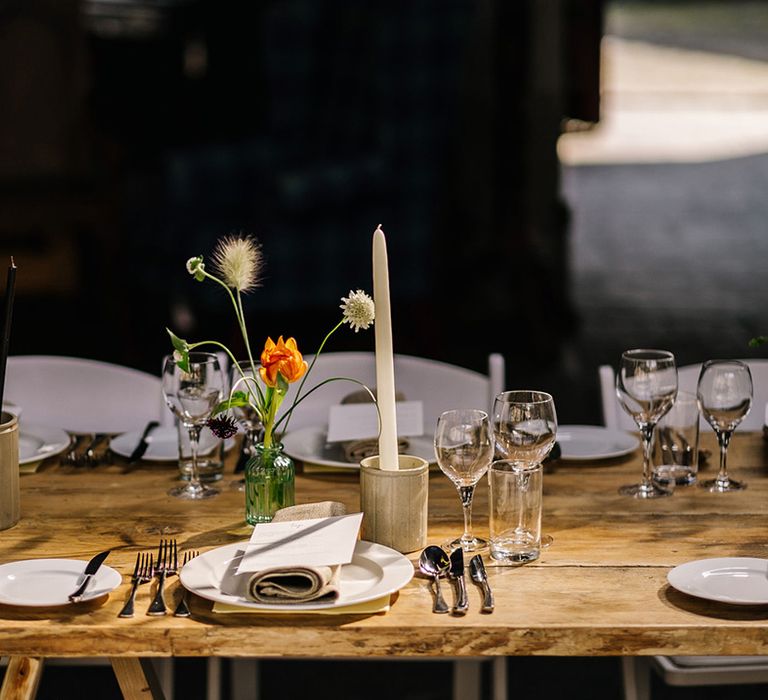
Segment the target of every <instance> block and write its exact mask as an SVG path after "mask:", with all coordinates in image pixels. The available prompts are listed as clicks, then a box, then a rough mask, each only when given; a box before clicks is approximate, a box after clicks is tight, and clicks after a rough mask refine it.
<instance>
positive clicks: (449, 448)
mask: <svg viewBox="0 0 768 700" xmlns="http://www.w3.org/2000/svg"><path fill="white" fill-rule="evenodd" d="M435 455H436V457H437V463H438V465H439V466H440V469H441V470H442V472H443V474H445V475H446V476H447V477H448V478H449V479H450V480H451V481H452V482H453V483H454V485H455V486H456V488H457V489H458V491H459V497H460V498H461V505H462V507H463V509H464V534H463V535H462V536H461V537H459V538H458V539H456V540H453V542H451V543H450V546H451V547H461V548H462V549H463V550H464V551H465V552H475V551H477V550H479V549H483V548H484V547H486V546H487V544H488V543H487V542H486V541H485V540H483V539H481V538H479V537H475V536H474V535H473V534H472V497H473V496H474V494H475V486H477V482H478V481H480V479H482V478H483V475H484V474H485V473H486V472H487V471H488V467H489V466H490V464H491V460H492V459H493V438H492V437H491V421H490V420H489V418H488V414H487V413H486V412H485V411H479V410H477V409H458V410H454V411H445V412H444V413H443V414H441V416H440V418H438V420H437V429H436V430H435Z"/></svg>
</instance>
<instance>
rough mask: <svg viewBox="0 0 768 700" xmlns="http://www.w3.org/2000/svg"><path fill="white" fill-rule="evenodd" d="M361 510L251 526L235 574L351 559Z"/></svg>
mask: <svg viewBox="0 0 768 700" xmlns="http://www.w3.org/2000/svg"><path fill="white" fill-rule="evenodd" d="M362 521H363V514H362V513H353V514H352V515H337V516H333V517H330V518H312V519H310V520H286V521H284V522H278V523H260V524H258V525H256V526H255V527H254V528H253V534H252V535H251V539H250V542H248V545H247V546H246V548H245V554H243V557H242V559H241V560H240V564H239V565H238V568H237V573H238V574H241V573H244V572H252V571H261V570H262V569H268V568H271V567H275V566H280V567H290V566H335V565H337V564H348V563H349V562H351V561H352V553H353V552H354V550H355V543H356V542H357V535H358V532H359V530H360V524H361V523H362Z"/></svg>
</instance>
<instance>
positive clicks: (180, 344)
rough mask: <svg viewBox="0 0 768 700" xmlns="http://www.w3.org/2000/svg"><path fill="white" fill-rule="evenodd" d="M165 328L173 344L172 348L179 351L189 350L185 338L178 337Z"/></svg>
mask: <svg viewBox="0 0 768 700" xmlns="http://www.w3.org/2000/svg"><path fill="white" fill-rule="evenodd" d="M165 330H166V332H167V333H168V335H169V336H171V343H172V344H173V349H174V350H178V351H179V352H189V343H188V342H187V341H186V340H183V339H182V338H179V336H177V335H176V334H174V333H173V331H171V330H170V329H169V328H166V329H165Z"/></svg>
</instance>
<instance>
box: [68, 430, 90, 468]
mask: <svg viewBox="0 0 768 700" xmlns="http://www.w3.org/2000/svg"><path fill="white" fill-rule="evenodd" d="M90 437H91V436H90V435H88V434H82V435H73V436H72V442H71V447H70V449H69V451H68V452H67V453H66V454H65V455H64V459H63V460H62V462H63V463H64V464H72V465H77V464H80V459H81V454H80V452H79V451H80V448H82V447H83V445H85V443H86V441H87V440H89V439H90Z"/></svg>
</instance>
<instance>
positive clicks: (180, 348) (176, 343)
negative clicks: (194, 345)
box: [165, 328, 189, 372]
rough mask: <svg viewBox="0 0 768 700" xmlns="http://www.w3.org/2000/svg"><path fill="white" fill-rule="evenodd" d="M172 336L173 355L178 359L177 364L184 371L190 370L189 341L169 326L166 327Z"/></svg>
mask: <svg viewBox="0 0 768 700" xmlns="http://www.w3.org/2000/svg"><path fill="white" fill-rule="evenodd" d="M165 330H166V331H167V332H168V335H169V336H171V344H172V345H173V350H174V352H173V357H174V359H175V360H176V366H177V367H178V368H179V369H180V370H182V371H183V372H189V343H187V341H186V340H183V339H182V338H179V337H178V336H176V335H174V334H173V333H172V332H171V331H170V330H169V329H168V328H166V329H165Z"/></svg>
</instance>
